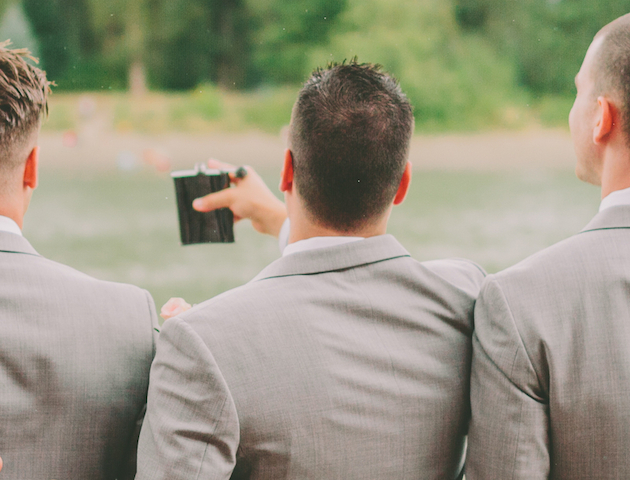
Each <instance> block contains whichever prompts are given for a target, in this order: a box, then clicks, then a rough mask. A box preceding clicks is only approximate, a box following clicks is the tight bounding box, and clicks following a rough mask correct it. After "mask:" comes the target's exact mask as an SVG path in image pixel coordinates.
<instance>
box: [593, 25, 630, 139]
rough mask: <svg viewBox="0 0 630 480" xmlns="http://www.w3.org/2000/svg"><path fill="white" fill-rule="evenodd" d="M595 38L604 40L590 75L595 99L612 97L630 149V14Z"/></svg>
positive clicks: (607, 27) (602, 30)
mask: <svg viewBox="0 0 630 480" xmlns="http://www.w3.org/2000/svg"><path fill="white" fill-rule="evenodd" d="M595 38H596V39H599V38H601V44H600V45H599V48H598V49H597V55H596V58H595V61H594V63H593V71H592V72H591V74H592V75H593V79H594V80H595V85H596V88H595V95H596V96H599V95H611V96H612V97H613V99H614V101H615V103H616V104H617V107H618V108H619V112H620V115H621V119H622V122H623V125H622V128H623V130H624V133H625V135H626V142H627V143H628V145H629V146H630V14H627V15H624V16H623V17H619V18H618V19H616V20H615V21H613V22H611V23H609V24H608V25H606V26H605V27H604V28H602V29H601V30H600V31H599V32H598V33H597V35H596V36H595Z"/></svg>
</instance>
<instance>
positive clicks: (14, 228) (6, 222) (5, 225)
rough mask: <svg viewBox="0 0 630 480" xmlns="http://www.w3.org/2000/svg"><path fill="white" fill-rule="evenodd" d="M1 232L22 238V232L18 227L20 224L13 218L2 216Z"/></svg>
mask: <svg viewBox="0 0 630 480" xmlns="http://www.w3.org/2000/svg"><path fill="white" fill-rule="evenodd" d="M0 232H9V233H15V234H16V235H20V236H22V230H20V227H18V224H17V223H15V221H14V220H13V219H12V218H9V217H5V216H3V215H0Z"/></svg>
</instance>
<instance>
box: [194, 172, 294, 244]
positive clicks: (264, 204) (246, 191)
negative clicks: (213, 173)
mask: <svg viewBox="0 0 630 480" xmlns="http://www.w3.org/2000/svg"><path fill="white" fill-rule="evenodd" d="M208 166H209V167H210V168H218V169H222V170H231V171H235V170H236V167H235V166H234V165H230V164H228V163H222V162H218V161H216V160H209V161H208ZM245 168H246V170H247V175H246V176H245V178H237V177H236V176H235V175H234V174H230V179H231V181H232V185H233V186H232V187H231V188H228V189H225V190H221V191H220V192H216V193H211V194H209V195H206V196H205V197H201V198H198V199H197V200H195V201H194V202H193V208H195V210H198V211H200V212H209V211H210V210H216V209H217V208H229V209H230V210H232V213H233V214H234V221H239V220H242V219H243V218H248V219H250V220H251V222H252V225H253V227H254V228H255V229H256V230H257V231H259V232H260V233H266V234H267V235H272V236H274V237H276V238H277V237H278V235H279V234H280V229H281V228H282V223H283V222H284V220H285V219H286V218H287V209H286V207H285V205H284V203H283V202H282V201H280V200H278V198H277V197H276V196H275V195H274V194H273V193H272V192H271V190H269V187H267V185H266V184H265V182H264V181H263V179H262V178H260V175H258V174H257V173H256V172H255V171H254V169H253V168H252V167H245Z"/></svg>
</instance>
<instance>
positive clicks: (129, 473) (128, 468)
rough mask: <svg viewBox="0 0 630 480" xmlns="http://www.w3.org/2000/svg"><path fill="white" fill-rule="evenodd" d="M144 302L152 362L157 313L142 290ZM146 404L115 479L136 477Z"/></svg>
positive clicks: (150, 299) (138, 417)
mask: <svg viewBox="0 0 630 480" xmlns="http://www.w3.org/2000/svg"><path fill="white" fill-rule="evenodd" d="M144 296H145V301H146V302H147V308H148V313H149V324H148V327H149V328H150V329H151V331H150V335H151V350H150V355H151V357H150V360H149V361H150V362H152V361H153V357H154V356H155V344H156V342H157V339H158V332H159V323H158V319H157V313H156V311H155V302H154V301H153V298H152V297H151V294H150V293H149V292H147V291H146V290H144ZM146 409H147V406H146V404H145V405H143V407H142V410H141V411H140V412H139V413H138V416H137V418H136V423H135V426H134V429H133V433H132V434H131V440H130V443H129V448H128V454H127V461H126V462H125V463H124V465H123V466H122V468H121V471H120V472H119V474H118V476H117V478H118V480H131V479H133V478H134V477H135V475H136V469H137V458H138V438H139V436H140V429H141V427H142V422H143V421H144V416H145V415H146Z"/></svg>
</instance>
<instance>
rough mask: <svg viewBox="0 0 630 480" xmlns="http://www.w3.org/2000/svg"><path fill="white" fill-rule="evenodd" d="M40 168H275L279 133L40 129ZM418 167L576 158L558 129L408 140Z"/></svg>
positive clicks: (529, 165)
mask: <svg viewBox="0 0 630 480" xmlns="http://www.w3.org/2000/svg"><path fill="white" fill-rule="evenodd" d="M40 146H41V162H42V165H43V166H44V168H62V169H65V168H69V169H78V170H81V169H93V170H97V171H103V170H105V171H106V170H116V169H123V170H124V169H128V170H133V169H139V168H147V165H149V168H162V169H163V170H168V169H173V168H189V167H190V166H192V165H194V163H195V162H202V161H204V160H206V159H207V158H209V157H214V158H217V159H219V160H222V161H226V162H230V163H235V164H250V165H253V166H254V167H266V166H274V165H278V166H279V165H280V161H281V159H282V154H283V151H284V148H285V142H284V140H283V139H282V136H281V135H269V134H263V133H257V132H251V133H226V134H220V133H216V134H211V135H191V134H168V135H162V136H149V135H140V134H114V133H97V132H92V133H90V132H83V133H82V132H79V133H78V134H77V136H76V137H75V136H73V135H71V134H63V133H51V132H44V133H42V135H41V137H40ZM410 158H411V161H412V162H413V164H414V168H416V169H440V170H520V169H565V170H566V169H568V170H572V169H573V166H574V163H575V155H574V153H573V147H572V144H571V138H570V135H569V133H568V132H567V131H564V130H529V131H524V132H490V133H479V134H446V135H435V136H424V135H418V136H416V137H414V139H413V141H412V146H411V153H410Z"/></svg>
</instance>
